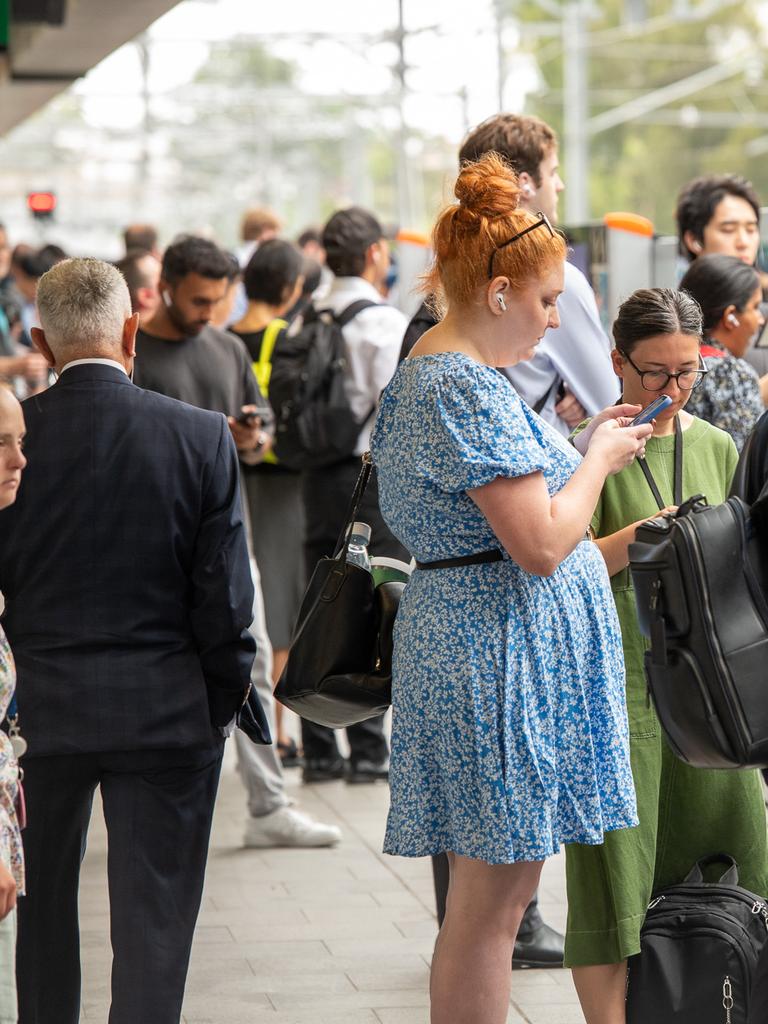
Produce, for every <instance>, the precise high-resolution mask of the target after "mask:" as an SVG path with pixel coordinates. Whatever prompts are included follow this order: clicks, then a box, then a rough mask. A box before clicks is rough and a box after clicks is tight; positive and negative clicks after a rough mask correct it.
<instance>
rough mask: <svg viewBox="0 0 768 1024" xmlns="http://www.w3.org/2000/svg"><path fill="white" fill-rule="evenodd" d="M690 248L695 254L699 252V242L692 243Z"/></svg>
mask: <svg viewBox="0 0 768 1024" xmlns="http://www.w3.org/2000/svg"><path fill="white" fill-rule="evenodd" d="M691 248H692V249H694V250H695V251H696V252H701V242H692V243H691Z"/></svg>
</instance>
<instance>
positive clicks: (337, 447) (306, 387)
mask: <svg viewBox="0 0 768 1024" xmlns="http://www.w3.org/2000/svg"><path fill="white" fill-rule="evenodd" d="M375 305H377V303H375V302H371V301H370V300H369V299H359V300H358V301H357V302H353V303H352V305H351V306H348V307H347V308H346V309H345V310H344V311H343V312H342V313H340V314H339V315H338V316H334V315H333V314H332V313H331V311H330V310H327V309H326V310H321V311H319V312H315V311H314V310H311V311H310V313H309V314H308V316H307V318H306V319H305V321H304V326H303V327H302V329H301V330H300V331H299V333H298V334H296V335H295V336H294V337H292V338H291V337H288V336H287V335H286V336H284V337H282V338H281V339H280V345H279V346H278V347H277V348H276V350H275V352H274V354H273V356H272V375H271V377H270V380H269V401H270V404H271V405H272V408H273V409H274V411H275V444H274V451H275V455H276V456H277V459H278V461H279V462H280V463H281V464H282V465H284V466H288V467H289V468H290V469H315V468H318V467H321V466H329V465H331V464H332V463H334V462H340V461H341V460H342V459H345V458H347V457H348V456H350V455H352V454H353V452H354V450H355V444H356V442H357V439H358V437H359V436H360V431H361V429H362V427H363V424H364V423H365V422H366V421H367V420H368V419H369V418H370V417H371V415H372V414H373V412H374V411H375V408H376V406H375V405H374V406H373V407H372V408H371V411H370V412H369V413H368V415H367V416H366V417H365V418H364V419H363V420H362V421H361V420H358V419H357V417H356V416H355V414H354V413H353V412H352V409H351V408H350V405H349V399H348V398H347V394H346V389H345V387H344V378H345V372H346V365H347V360H346V356H345V349H344V338H343V337H342V333H341V332H342V328H343V327H345V326H346V325H347V324H348V323H349V322H350V320H352V319H353V318H354V317H356V316H357V314H358V313H360V312H362V311H363V310H364V309H368V307H369V306H375Z"/></svg>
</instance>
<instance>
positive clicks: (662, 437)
mask: <svg viewBox="0 0 768 1024" xmlns="http://www.w3.org/2000/svg"><path fill="white" fill-rule="evenodd" d="M701 334H702V316H701V310H700V308H699V306H698V304H697V303H696V302H695V300H693V299H692V298H691V297H690V296H689V295H687V294H686V293H685V292H676V291H671V290H670V289H661V288H655V289H644V290H641V291H638V292H635V294H634V295H632V296H631V297H630V298H629V299H628V300H627V301H626V302H625V303H624V304H623V305H622V306H621V308H620V310H619V314H618V318H617V320H616V322H615V323H614V325H613V336H614V340H615V342H616V348H615V350H614V351H613V353H612V358H613V365H614V369H615V371H616V375H617V376H618V377H620V378H621V381H622V384H623V393H624V398H623V400H624V401H625V402H630V403H635V404H639V405H643V406H646V405H648V404H649V403H650V402H652V401H653V400H654V399H656V398H657V397H658V396H659V395H660V394H666V395H669V397H670V398H671V399H672V405H671V406H669V407H668V408H667V409H666V410H665V411H664V412H662V413H660V414H659V416H658V417H657V418H656V420H655V421H654V430H653V435H652V436H651V437H650V438H649V439H648V442H647V445H646V457H645V460H644V463H640V462H639V461H638V462H635V463H633V464H632V465H630V466H627V467H626V469H623V470H622V471H621V472H620V473H618V474H617V475H616V476H612V477H609V478H608V479H607V480H606V483H605V486H604V487H603V491H602V494H601V496H600V501H599V503H598V506H597V508H596V510H595V514H594V517H593V519H592V526H591V529H592V535H593V538H594V540H595V543H596V544H597V546H598V547H599V548H600V551H601V552H602V554H603V557H604V558H605V562H606V565H607V567H608V574H609V575H610V577H611V587H612V589H613V595H614V599H615V601H616V606H617V609H618V613H619V620H620V623H621V630H622V639H623V644H624V662H625V667H626V680H627V708H628V713H629V731H630V752H631V760H632V773H633V777H634V781H635V789H636V792H637V806H638V815H639V819H640V824H639V825H638V827H637V828H631V829H623V830H620V831H618V832H610V833H606V836H605V842H604V844H603V845H602V846H592V847H588V846H580V845H570V846H567V847H566V874H567V884H568V931H567V936H566V946H565V963H566V966H569V967H571V968H572V969H573V978H574V983H575V985H576V990H577V992H578V994H579V999H580V1001H581V1006H582V1010H583V1012H584V1016H585V1018H586V1020H587V1024H625V1020H626V1018H625V1009H624V998H625V988H626V970H627V957H629V956H632V955H633V954H635V953H638V952H639V951H640V928H641V925H642V923H643V919H644V917H645V911H646V907H647V905H648V902H649V900H650V899H651V896H652V894H653V893H654V892H656V891H658V890H659V889H662V888H664V887H665V886H668V885H672V884H675V883H678V882H681V881H682V880H683V878H684V877H685V875H686V874H687V873H688V871H689V869H690V868H691V867H692V866H693V864H694V863H695V862H696V861H697V860H699V859H700V858H701V857H704V856H706V855H707V854H711V853H720V852H722V853H729V854H731V856H733V857H734V858H735V859H736V861H737V863H738V865H739V875H740V881H741V884H742V885H744V886H746V887H747V888H748V889H751V890H752V891H754V892H757V893H760V894H761V895H765V894H766V893H768V865H767V864H766V819H765V807H764V805H763V798H762V792H761V787H760V779H759V775H758V773H757V771H711V770H705V769H701V768H691V767H689V766H688V765H686V764H684V763H683V762H682V761H679V760H678V759H677V758H676V757H675V756H674V755H673V754H672V752H671V750H670V748H669V747H668V745H667V743H666V741H665V739H664V737H663V735H662V732H661V729H660V726H659V723H658V719H657V718H656V714H655V712H654V710H653V708H652V707H651V705H650V701H649V700H648V698H647V694H646V684H645V677H644V673H643V653H644V651H645V649H646V643H645V640H644V639H643V637H642V635H641V633H640V630H639V627H638V624H637V614H636V611H635V596H634V592H633V589H632V579H631V576H630V572H629V568H628V562H629V558H628V552H627V549H628V545H629V544H630V543H631V542H632V541H633V539H634V535H635V529H636V527H637V526H638V525H639V524H640V523H642V522H644V521H646V520H648V519H650V518H653V517H654V516H657V515H659V514H660V513H661V512H662V511H664V510H668V509H670V508H673V507H674V506H676V505H678V504H680V502H681V501H684V500H685V499H686V498H690V497H691V496H692V495H694V494H704V495H706V497H707V499H708V501H709V502H710V503H712V504H717V503H719V502H722V501H724V500H725V498H726V496H727V494H728V489H729V486H730V482H731V477H732V476H733V472H734V469H735V467H736V462H737V452H736V447H735V445H734V443H733V441H732V440H731V438H730V437H729V435H728V434H726V433H725V432H724V431H722V430H719V429H718V428H717V427H714V426H712V425H711V424H709V423H706V422H705V421H704V420H700V419H697V418H696V417H694V416H691V415H689V414H688V413H687V412H685V410H684V406H685V404H686V402H687V401H688V399H689V397H690V395H691V392H692V390H693V389H694V388H695V387H696V385H697V384H698V383H699V382H700V381H701V380H702V379H703V376H704V373H705V372H706V371H705V370H704V367H703V365H702V361H701V357H700V354H699V345H700V342H701ZM589 432H590V427H589V426H587V427H586V428H584V429H583V430H582V432H581V433H580V434H578V435H577V436H576V437H575V439H574V441H575V443H576V445H577V447H579V448H581V447H582V444H583V441H582V438H583V437H584V435H587V437H588V435H589ZM676 447H678V449H679V453H680V455H681V458H680V457H678V460H677V461H678V464H679V463H680V462H681V463H682V465H681V467H680V468H681V471H680V469H679V470H678V472H677V473H676V471H675V463H676V459H675V449H676ZM676 477H677V479H676Z"/></svg>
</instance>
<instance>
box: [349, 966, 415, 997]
mask: <svg viewBox="0 0 768 1024" xmlns="http://www.w3.org/2000/svg"><path fill="white" fill-rule="evenodd" d="M347 977H348V978H349V980H350V981H351V982H352V984H353V985H354V986H355V988H356V989H358V990H359V991H360V992H366V991H369V992H375V991H376V990H377V989H381V988H387V989H389V988H393V989H399V990H400V991H403V990H404V989H418V990H419V991H420V992H424V991H426V990H427V988H428V987H429V969H428V968H427V966H426V965H425V964H422V965H421V966H420V967H414V968H413V969H411V970H396V971H392V970H387V969H385V968H383V967H382V966H381V965H380V964H379V963H377V964H376V969H375V970H368V971H347Z"/></svg>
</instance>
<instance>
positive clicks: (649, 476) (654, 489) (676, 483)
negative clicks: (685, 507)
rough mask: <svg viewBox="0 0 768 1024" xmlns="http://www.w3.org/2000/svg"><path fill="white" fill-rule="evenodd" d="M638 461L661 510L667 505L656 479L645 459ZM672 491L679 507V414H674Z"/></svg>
mask: <svg viewBox="0 0 768 1024" xmlns="http://www.w3.org/2000/svg"><path fill="white" fill-rule="evenodd" d="M638 462H639V464H640V469H641V470H642V473H643V476H644V477H645V479H646V480H647V481H648V486H649V487H650V488H651V493H652V494H653V496H654V498H655V499H656V504H657V505H658V506H659V511H661V510H662V509H663V508H666V507H667V506H666V504H665V502H664V499H663V498H662V496H661V493H660V491H659V488H658V487H657V486H656V481H655V480H654V479H653V473H651V470H650V467H649V466H648V463H647V462H646V461H645V459H638ZM673 492H674V495H673V500H674V503H675V505H677V506H678V507H679V506H680V505H682V503H683V428H682V427H681V426H680V417H679V416H675V475H674V483H673Z"/></svg>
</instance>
